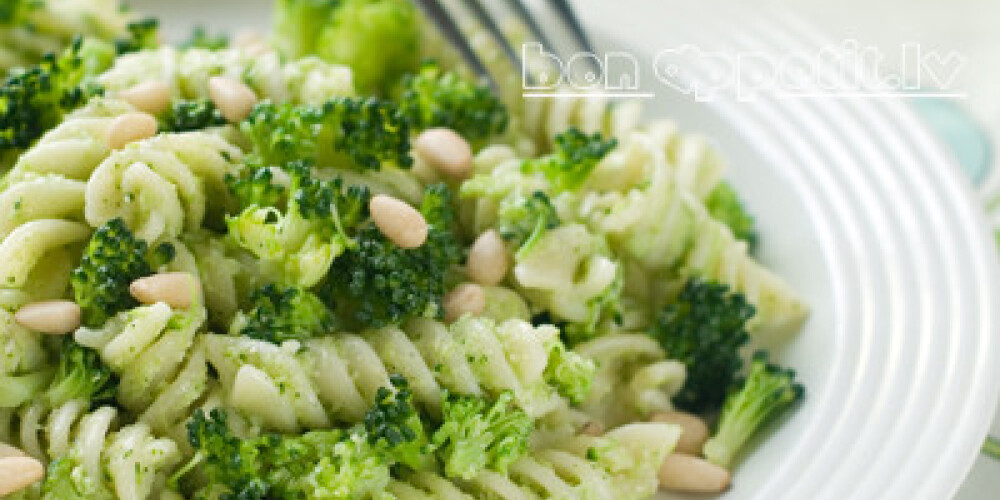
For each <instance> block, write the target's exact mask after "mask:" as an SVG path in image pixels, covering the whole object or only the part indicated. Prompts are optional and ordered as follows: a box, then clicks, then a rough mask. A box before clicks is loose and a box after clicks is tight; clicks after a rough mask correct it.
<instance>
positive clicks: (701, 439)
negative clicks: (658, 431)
mask: <svg viewBox="0 0 1000 500" xmlns="http://www.w3.org/2000/svg"><path fill="white" fill-rule="evenodd" d="M650 420H652V421H653V422H663V423H665V424H674V425H677V426H680V428H681V431H682V432H681V438H680V439H679V440H678V441H677V446H676V447H675V448H674V450H675V451H677V452H678V453H684V454H687V455H700V454H701V448H702V447H703V446H705V441H708V434H709V431H708V425H705V421H703V420H702V419H700V418H698V417H696V416H694V415H691V414H690V413H684V412H679V411H663V412H658V413H654V414H653V416H652V417H651V418H650Z"/></svg>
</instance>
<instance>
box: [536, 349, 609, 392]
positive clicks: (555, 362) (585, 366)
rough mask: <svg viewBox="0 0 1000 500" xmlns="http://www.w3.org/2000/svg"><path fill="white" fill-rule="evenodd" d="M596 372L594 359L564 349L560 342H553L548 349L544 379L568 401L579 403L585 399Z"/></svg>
mask: <svg viewBox="0 0 1000 500" xmlns="http://www.w3.org/2000/svg"><path fill="white" fill-rule="evenodd" d="M596 373H597V364H596V363H594V360H592V359H590V358H586V357H584V356H581V355H579V354H577V353H575V352H573V351H570V350H568V349H566V346H565V344H563V343H562V342H556V343H554V344H553V345H552V347H551V348H550V349H549V363H548V365H546V366H545V373H544V377H545V381H546V382H548V383H549V384H550V385H552V386H553V387H555V388H556V390H557V391H559V394H560V395H561V396H563V397H565V398H567V399H569V400H570V402H572V403H574V404H579V403H582V402H583V401H584V400H585V399H587V395H588V394H590V387H591V385H592V384H593V382H594V375H595V374H596Z"/></svg>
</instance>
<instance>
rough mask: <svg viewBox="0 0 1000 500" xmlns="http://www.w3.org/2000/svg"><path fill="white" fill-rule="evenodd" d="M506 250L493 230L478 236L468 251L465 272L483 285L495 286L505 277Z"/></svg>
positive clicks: (498, 235) (501, 240) (498, 234)
mask: <svg viewBox="0 0 1000 500" xmlns="http://www.w3.org/2000/svg"><path fill="white" fill-rule="evenodd" d="M507 266H508V263H507V249H506V248H505V247H504V243H503V239H502V238H500V233H497V232H496V231H494V230H493V229H490V230H489V231H486V232H484V233H483V234H480V235H479V237H478V238H476V241H475V242H474V243H472V247H471V248H470V249H469V259H468V266H467V272H468V275H469V277H470V278H472V280H473V281H475V282H477V283H481V284H483V285H496V284H497V283H500V282H501V281H503V278H504V276H506V275H507Z"/></svg>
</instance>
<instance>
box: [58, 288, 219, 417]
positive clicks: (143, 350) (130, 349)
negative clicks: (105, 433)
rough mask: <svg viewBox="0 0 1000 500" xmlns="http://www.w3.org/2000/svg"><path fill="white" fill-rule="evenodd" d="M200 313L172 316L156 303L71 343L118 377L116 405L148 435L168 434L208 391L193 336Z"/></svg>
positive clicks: (201, 317)
mask: <svg viewBox="0 0 1000 500" xmlns="http://www.w3.org/2000/svg"><path fill="white" fill-rule="evenodd" d="M204 322H205V309H204V308H203V307H201V306H194V307H192V308H191V309H190V310H186V311H173V310H171V309H170V306H168V305H166V304H163V303H157V304H153V305H149V306H140V307H138V308H136V309H133V310H131V311H126V312H123V313H119V314H118V315H117V316H115V317H114V318H112V319H110V320H109V321H108V322H107V323H106V324H105V325H104V326H102V327H101V328H100V329H89V328H81V329H79V330H77V332H76V333H75V334H74V338H75V339H76V341H77V342H79V343H80V344H82V345H85V346H87V347H90V348H93V349H96V350H97V351H98V353H100V355H101V359H103V360H104V362H105V363H107V364H108V366H110V367H111V369H112V370H114V371H115V372H117V373H118V375H119V379H120V381H119V387H118V396H117V397H118V401H119V403H121V405H122V406H124V407H125V408H127V409H129V410H131V411H133V412H135V413H136V414H137V415H138V416H139V418H138V420H139V421H140V422H144V423H146V424H148V425H149V426H150V427H151V428H152V429H153V430H154V431H156V432H158V433H161V434H168V435H169V434H171V433H174V432H176V431H177V427H178V426H179V425H181V424H183V421H184V420H185V419H186V418H187V416H188V415H189V414H190V412H191V410H192V409H193V407H194V406H195V405H196V403H197V402H199V401H200V400H201V399H202V398H203V397H204V394H205V393H206V391H207V390H208V385H209V378H208V365H207V363H206V361H205V355H204V352H203V351H202V349H201V348H200V347H199V345H198V344H197V343H196V341H195V333H196V332H197V331H198V330H199V329H200V328H201V326H202V325H203V324H204Z"/></svg>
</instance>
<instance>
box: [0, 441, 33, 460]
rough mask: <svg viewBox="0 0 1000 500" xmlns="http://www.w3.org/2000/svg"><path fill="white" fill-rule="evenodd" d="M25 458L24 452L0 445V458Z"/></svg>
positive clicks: (3, 444) (4, 444)
mask: <svg viewBox="0 0 1000 500" xmlns="http://www.w3.org/2000/svg"><path fill="white" fill-rule="evenodd" d="M26 456H27V455H25V454H24V452H23V451H21V450H20V449H18V448H15V447H13V446H11V445H9V444H7V443H0V458H7V457H26Z"/></svg>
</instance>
